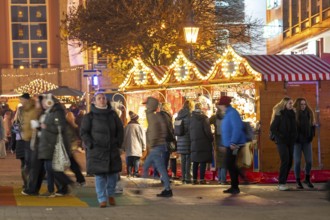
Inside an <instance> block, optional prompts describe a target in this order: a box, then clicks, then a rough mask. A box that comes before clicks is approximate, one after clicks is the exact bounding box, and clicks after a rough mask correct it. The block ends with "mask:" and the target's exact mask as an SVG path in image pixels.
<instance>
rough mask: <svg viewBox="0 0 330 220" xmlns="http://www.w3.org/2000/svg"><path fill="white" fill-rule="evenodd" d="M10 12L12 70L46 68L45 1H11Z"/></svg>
mask: <svg viewBox="0 0 330 220" xmlns="http://www.w3.org/2000/svg"><path fill="white" fill-rule="evenodd" d="M10 10H11V32H12V37H11V40H12V50H13V64H14V68H19V67H21V66H24V67H27V68H28V67H32V68H40V67H41V68H47V63H48V46H47V45H48V34H47V33H48V31H47V26H48V25H47V5H46V0H11V5H10Z"/></svg>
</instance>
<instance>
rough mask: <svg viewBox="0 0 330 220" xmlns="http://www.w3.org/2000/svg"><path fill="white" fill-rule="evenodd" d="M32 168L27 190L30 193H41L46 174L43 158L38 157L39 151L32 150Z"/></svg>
mask: <svg viewBox="0 0 330 220" xmlns="http://www.w3.org/2000/svg"><path fill="white" fill-rule="evenodd" d="M30 159H31V161H30V164H31V168H30V171H29V179H28V185H27V189H26V191H27V192H29V193H39V190H40V188H41V184H42V180H43V178H44V176H45V173H46V172H45V168H44V163H43V161H42V160H39V159H38V151H37V150H35V151H31V155H30Z"/></svg>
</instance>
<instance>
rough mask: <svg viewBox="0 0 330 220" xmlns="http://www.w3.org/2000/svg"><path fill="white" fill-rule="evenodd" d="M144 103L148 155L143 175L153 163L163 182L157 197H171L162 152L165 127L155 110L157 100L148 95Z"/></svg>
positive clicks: (165, 132)
mask: <svg viewBox="0 0 330 220" xmlns="http://www.w3.org/2000/svg"><path fill="white" fill-rule="evenodd" d="M144 104H146V108H147V109H146V115H147V121H148V128H147V146H148V147H149V155H148V156H147V159H146V161H145V162H144V165H143V177H147V175H148V169H149V167H150V166H151V165H152V164H153V165H154V166H155V167H156V168H157V170H158V172H159V173H160V175H161V179H162V180H163V182H164V188H165V189H164V190H163V191H162V192H161V193H160V194H157V196H158V197H172V196H173V193H172V190H171V185H170V179H169V176H168V174H167V170H166V168H165V165H164V159H163V158H162V155H163V153H165V152H166V136H167V127H166V123H165V120H164V118H163V116H162V115H161V114H160V113H159V112H157V113H156V110H157V109H158V105H159V101H158V100H157V99H155V98H153V97H148V98H147V100H146V101H145V102H144Z"/></svg>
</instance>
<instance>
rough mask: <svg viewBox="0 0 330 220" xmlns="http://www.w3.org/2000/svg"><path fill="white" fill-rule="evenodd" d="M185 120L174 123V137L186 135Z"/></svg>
mask: <svg viewBox="0 0 330 220" xmlns="http://www.w3.org/2000/svg"><path fill="white" fill-rule="evenodd" d="M183 124H184V123H183V120H178V119H176V120H175V121H174V135H175V136H183V135H184V125H183Z"/></svg>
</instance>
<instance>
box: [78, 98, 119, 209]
mask: <svg viewBox="0 0 330 220" xmlns="http://www.w3.org/2000/svg"><path fill="white" fill-rule="evenodd" d="M80 134H81V138H82V140H83V142H84V144H85V146H86V153H87V173H90V174H94V175H95V188H96V194H97V199H98V201H99V204H100V208H105V207H106V206H107V201H109V204H110V205H112V206H114V205H115V200H114V197H113V195H114V194H115V188H116V184H117V180H118V173H119V172H120V171H121V170H122V163H121V158H120V148H121V145H122V143H123V137H124V127H123V124H122V122H121V120H120V118H119V117H118V115H117V114H116V112H115V111H114V110H112V108H111V105H110V104H109V102H108V101H107V98H106V96H105V94H104V93H96V94H95V95H94V103H93V104H92V106H91V112H89V113H88V114H87V115H85V116H84V118H83V121H82V124H81V129H80Z"/></svg>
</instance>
